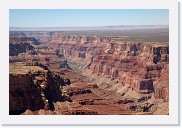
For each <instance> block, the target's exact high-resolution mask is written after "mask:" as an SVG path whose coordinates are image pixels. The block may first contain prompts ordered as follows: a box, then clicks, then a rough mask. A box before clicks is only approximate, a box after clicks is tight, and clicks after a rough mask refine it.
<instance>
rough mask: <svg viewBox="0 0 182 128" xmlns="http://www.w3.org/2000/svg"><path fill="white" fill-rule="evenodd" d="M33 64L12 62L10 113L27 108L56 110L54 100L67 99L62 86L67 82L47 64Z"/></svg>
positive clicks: (19, 111) (17, 112)
mask: <svg viewBox="0 0 182 128" xmlns="http://www.w3.org/2000/svg"><path fill="white" fill-rule="evenodd" d="M32 64H33V65H30V63H27V64H26V65H25V64H23V63H13V64H10V74H9V83H10V84H9V88H10V89H9V90H10V92H9V96H10V97H9V103H10V105H9V106H10V108H9V111H10V114H20V113H22V112H23V111H25V110H27V109H29V110H32V111H35V110H39V109H45V110H48V109H50V110H54V105H53V102H57V101H60V102H62V101H64V100H65V99H64V97H63V96H62V91H61V88H62V86H65V85H67V82H66V81H65V80H64V79H63V78H61V77H60V76H59V75H58V74H55V73H53V72H52V71H50V70H49V69H48V68H47V67H46V66H44V65H42V64H38V63H32Z"/></svg>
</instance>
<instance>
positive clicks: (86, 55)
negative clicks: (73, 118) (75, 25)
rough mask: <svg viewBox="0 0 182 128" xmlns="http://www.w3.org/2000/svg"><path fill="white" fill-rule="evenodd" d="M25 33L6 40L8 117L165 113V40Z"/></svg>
mask: <svg viewBox="0 0 182 128" xmlns="http://www.w3.org/2000/svg"><path fill="white" fill-rule="evenodd" d="M30 33H31V32H30ZM45 33H46V32H45ZM26 34H27V33H26ZM26 34H25V35H26ZM46 34H47V35H49V32H47V33H46ZM25 35H23V36H22V35H19V36H17V35H16V36H10V72H9V77H10V85H9V87H10V91H9V93H10V101H9V103H10V110H9V111H10V114H12V115H14V114H23V115H34V114H35V115H59V114H60V115H63V114H64V115H98V114H99V115H138V114H140V115H146V114H151V115H152V114H154V115H158V114H162V115H163V114H165V115H166V114H169V105H168V103H169V45H168V43H167V42H126V41H122V39H123V38H125V37H123V36H83V35H82V36H80V35H61V34H60V33H59V32H54V33H53V34H51V35H49V36H47V35H46V37H49V40H48V41H47V42H43V43H42V42H41V41H40V40H39V39H38V38H37V39H35V38H34V37H30V36H25ZM44 35H45V34H44ZM39 37H41V36H39ZM41 38H42V37H41ZM127 38H128V37H127Z"/></svg>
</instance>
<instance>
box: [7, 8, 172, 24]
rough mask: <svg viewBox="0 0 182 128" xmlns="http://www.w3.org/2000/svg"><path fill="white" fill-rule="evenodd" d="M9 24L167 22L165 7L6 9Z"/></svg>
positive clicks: (167, 15)
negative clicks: (7, 10)
mask: <svg viewBox="0 0 182 128" xmlns="http://www.w3.org/2000/svg"><path fill="white" fill-rule="evenodd" d="M9 20H10V21H9V24H10V27H89V26H110V25H168V24H169V12H168V10H167V9H10V11H9Z"/></svg>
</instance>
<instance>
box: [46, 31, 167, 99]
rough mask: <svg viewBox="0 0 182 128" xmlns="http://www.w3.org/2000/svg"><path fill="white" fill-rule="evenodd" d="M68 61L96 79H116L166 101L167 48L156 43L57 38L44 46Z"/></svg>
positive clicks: (84, 37) (101, 38) (73, 37)
mask: <svg viewBox="0 0 182 128" xmlns="http://www.w3.org/2000/svg"><path fill="white" fill-rule="evenodd" d="M48 45H49V46H50V47H53V48H54V49H55V50H57V51H59V54H61V55H62V56H64V57H65V58H67V59H69V60H74V61H75V62H76V63H78V64H82V65H83V68H82V73H83V74H84V72H85V71H86V70H89V71H90V72H91V73H92V74H96V75H97V76H104V77H107V78H110V79H112V80H114V79H117V80H118V82H119V83H121V84H122V85H129V87H131V88H132V89H133V90H135V91H137V92H138V93H140V94H149V93H154V97H155V98H158V99H165V100H166V101H167V100H168V83H169V78H168V77H169V74H168V70H169V69H168V65H169V45H168V43H159V42H122V41H118V38H117V37H102V36H93V37H90V36H88V37H87V36H61V35H59V34H55V35H54V37H53V39H52V41H51V42H50V43H49V44H48Z"/></svg>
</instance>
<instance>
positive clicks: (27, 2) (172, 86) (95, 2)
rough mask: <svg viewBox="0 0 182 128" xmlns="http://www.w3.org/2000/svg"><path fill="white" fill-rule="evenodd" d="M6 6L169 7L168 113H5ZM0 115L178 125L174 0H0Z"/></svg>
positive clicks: (14, 119)
mask: <svg viewBox="0 0 182 128" xmlns="http://www.w3.org/2000/svg"><path fill="white" fill-rule="evenodd" d="M9 9H169V115H21V116H20V115H9ZM0 13H1V15H0V19H1V20H0V28H1V31H0V42H1V47H0V55H1V63H0V80H1V85H0V87H1V88H0V98H1V99H0V101H1V103H0V108H1V109H0V115H1V121H2V124H4V125H12V124H13V125H21V124H22V125H30V124H32V125H33V124H34V125H41V124H44V125H73V124H75V125H168V126H169V125H179V76H178V75H179V71H178V70H179V69H178V67H179V60H178V58H179V57H178V56H179V51H178V50H179V49H178V47H179V44H178V2H177V1H176V0H125V1H124V0H14V1H12V0H1V4H0Z"/></svg>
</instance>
